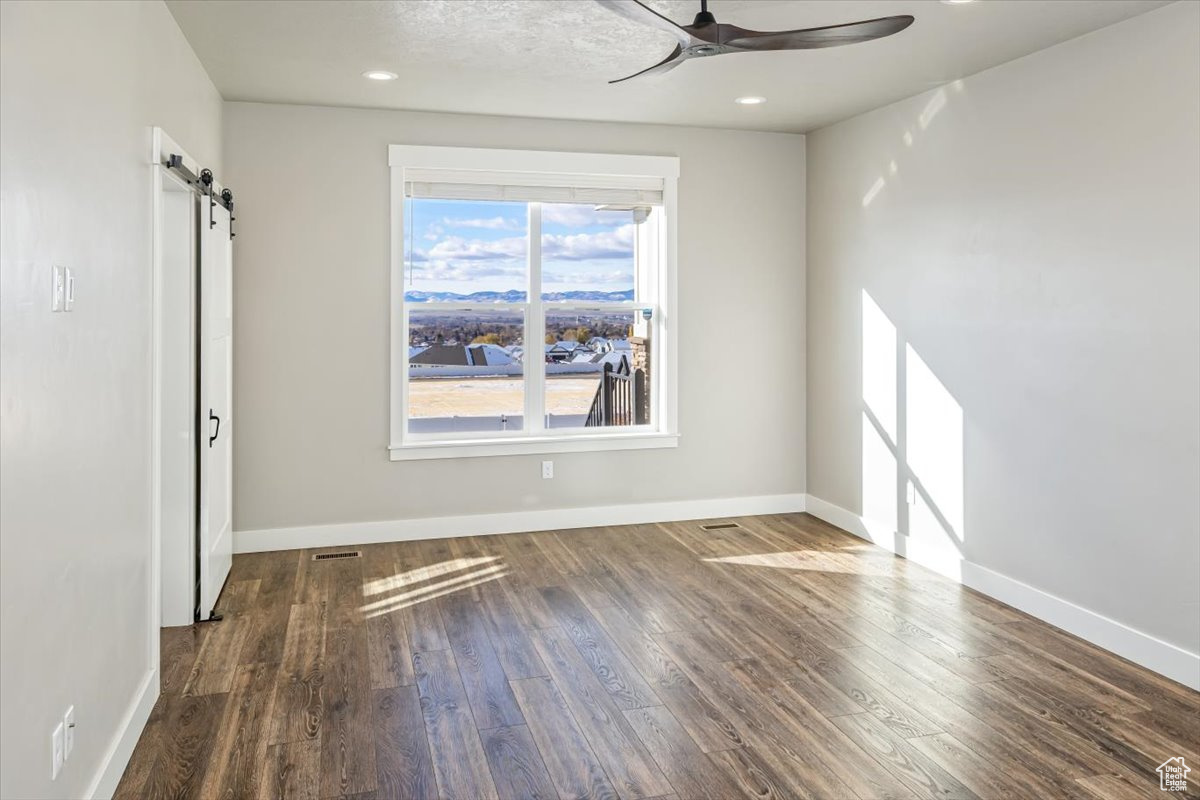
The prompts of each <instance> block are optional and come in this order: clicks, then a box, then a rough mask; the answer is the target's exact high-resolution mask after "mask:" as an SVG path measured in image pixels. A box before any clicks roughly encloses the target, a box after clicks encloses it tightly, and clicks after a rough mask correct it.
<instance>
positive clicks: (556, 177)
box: [404, 169, 663, 205]
mask: <svg viewBox="0 0 1200 800" xmlns="http://www.w3.org/2000/svg"><path fill="white" fill-rule="evenodd" d="M404 194H405V195H406V196H408V197H420V198H436V199H443V200H512V201H518V202H526V203H593V204H596V205H604V204H613V205H661V204H662V202H663V179H662V178H660V177H655V176H645V175H628V176H625V175H571V174H562V173H555V174H546V173H536V172H528V173H522V172H490V171H480V170H440V169H406V170H405V171H404Z"/></svg>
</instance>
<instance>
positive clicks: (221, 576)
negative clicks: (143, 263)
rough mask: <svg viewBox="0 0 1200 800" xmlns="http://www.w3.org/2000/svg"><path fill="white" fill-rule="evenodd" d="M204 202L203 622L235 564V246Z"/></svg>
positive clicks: (220, 214) (220, 215)
mask: <svg viewBox="0 0 1200 800" xmlns="http://www.w3.org/2000/svg"><path fill="white" fill-rule="evenodd" d="M208 202H209V201H208V199H207V198H201V209H202V210H201V213H200V337H199V338H200V404H199V411H200V420H201V426H200V429H201V431H202V434H203V435H202V436H201V437H200V440H199V441H198V442H197V444H199V446H200V464H199V467H200V513H199V531H198V536H197V539H198V542H197V543H198V545H199V547H198V551H199V552H198V557H199V561H200V563H199V565H198V566H199V582H200V586H199V590H200V591H199V607H198V612H199V618H200V619H208V617H209V615H210V614H211V613H212V610H213V608H214V607H215V606H216V603H217V597H218V596H219V595H220V594H221V587H222V586H224V584H225V578H226V577H227V576H228V575H229V568H230V566H232V564H233V482H232V479H233V448H232V442H233V424H234V423H233V415H232V411H233V247H232V241H231V240H230V238H229V212H228V211H226V210H225V208H223V207H222V206H220V205H217V206H216V207H214V208H213V209H212V222H213V223H215V224H212V225H210V224H209V215H208V214H207V213H205V212H207V211H208V208H207V206H208Z"/></svg>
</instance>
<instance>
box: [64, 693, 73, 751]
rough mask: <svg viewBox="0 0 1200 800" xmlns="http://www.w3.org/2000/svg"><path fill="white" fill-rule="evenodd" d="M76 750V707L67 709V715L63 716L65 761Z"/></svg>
mask: <svg viewBox="0 0 1200 800" xmlns="http://www.w3.org/2000/svg"><path fill="white" fill-rule="evenodd" d="M74 749H75V706H71V707H70V708H68V709H67V713H65V714H63V761H66V760H67V759H68V758H70V757H71V751H72V750H74Z"/></svg>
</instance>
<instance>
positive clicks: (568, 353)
mask: <svg viewBox="0 0 1200 800" xmlns="http://www.w3.org/2000/svg"><path fill="white" fill-rule="evenodd" d="M591 352H592V350H591V348H589V347H588V346H587V345H585V344H580V343H579V342H572V341H564V342H555V343H554V344H548V345H546V360H547V361H549V362H551V363H554V364H561V363H563V362H565V361H571V360H572V359H574V358H575V356H577V355H578V354H580V353H591Z"/></svg>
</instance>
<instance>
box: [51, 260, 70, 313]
mask: <svg viewBox="0 0 1200 800" xmlns="http://www.w3.org/2000/svg"><path fill="white" fill-rule="evenodd" d="M50 280H51V284H50V310H51V311H62V310H63V303H64V298H65V297H66V294H67V269H66V267H54V268H53V272H52V277H51V278H50Z"/></svg>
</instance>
